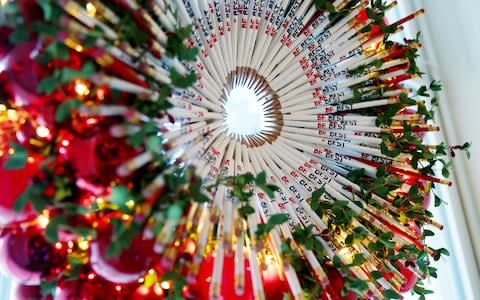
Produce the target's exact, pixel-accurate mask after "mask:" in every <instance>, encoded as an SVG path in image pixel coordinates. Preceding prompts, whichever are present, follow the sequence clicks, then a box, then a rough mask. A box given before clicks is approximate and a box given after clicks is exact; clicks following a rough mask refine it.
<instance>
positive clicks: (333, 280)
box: [322, 268, 358, 300]
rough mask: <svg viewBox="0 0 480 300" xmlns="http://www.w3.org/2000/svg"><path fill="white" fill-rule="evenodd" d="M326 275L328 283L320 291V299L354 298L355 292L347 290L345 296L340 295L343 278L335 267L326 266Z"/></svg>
mask: <svg viewBox="0 0 480 300" xmlns="http://www.w3.org/2000/svg"><path fill="white" fill-rule="evenodd" d="M327 276H328V280H329V281H330V285H329V286H328V287H327V289H326V290H324V291H323V293H322V300H356V299H358V297H357V294H355V293H354V292H352V291H349V292H348V294H347V295H346V296H342V288H343V285H344V283H345V279H344V278H343V277H342V275H340V273H339V272H338V271H337V269H334V268H327Z"/></svg>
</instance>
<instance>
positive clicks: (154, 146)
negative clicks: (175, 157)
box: [146, 135, 163, 153]
mask: <svg viewBox="0 0 480 300" xmlns="http://www.w3.org/2000/svg"><path fill="white" fill-rule="evenodd" d="M162 141H163V139H162V137H161V136H158V135H154V136H150V137H149V138H148V139H147V143H146V146H147V150H148V151H150V152H153V153H158V152H159V151H160V150H162Z"/></svg>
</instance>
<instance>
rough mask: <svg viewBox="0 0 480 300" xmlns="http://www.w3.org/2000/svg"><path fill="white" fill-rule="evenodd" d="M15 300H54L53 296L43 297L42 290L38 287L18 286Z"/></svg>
mask: <svg viewBox="0 0 480 300" xmlns="http://www.w3.org/2000/svg"><path fill="white" fill-rule="evenodd" d="M14 289H15V300H53V298H52V296H47V297H42V289H41V288H40V286H38V285H32V286H29V285H22V284H20V285H17V286H16V287H15V288H14Z"/></svg>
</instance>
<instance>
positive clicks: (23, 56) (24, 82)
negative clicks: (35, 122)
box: [6, 41, 46, 107]
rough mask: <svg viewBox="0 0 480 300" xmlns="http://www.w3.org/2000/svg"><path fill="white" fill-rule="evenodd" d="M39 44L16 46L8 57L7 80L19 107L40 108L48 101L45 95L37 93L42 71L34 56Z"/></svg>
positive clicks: (34, 42) (27, 43)
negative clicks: (40, 71)
mask: <svg viewBox="0 0 480 300" xmlns="http://www.w3.org/2000/svg"><path fill="white" fill-rule="evenodd" d="M38 46H39V44H38V42H36V41H30V42H26V43H21V44H17V45H15V47H14V48H13V49H12V50H11V51H10V52H9V55H8V57H7V71H6V73H7V80H8V82H9V84H10V86H11V88H10V90H11V92H12V94H13V95H12V97H13V100H14V102H15V104H16V105H18V106H31V105H33V106H36V107H40V106H41V105H42V104H43V103H44V102H45V101H46V100H45V99H46V97H45V96H44V95H39V94H38V93H37V86H38V83H39V82H40V80H41V78H40V74H39V73H38V72H37V70H39V69H40V67H39V65H38V62H37V61H36V60H35V58H34V57H33V54H34V53H35V52H36V51H37V50H38V49H37V48H38Z"/></svg>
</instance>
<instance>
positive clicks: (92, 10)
mask: <svg viewBox="0 0 480 300" xmlns="http://www.w3.org/2000/svg"><path fill="white" fill-rule="evenodd" d="M85 8H86V9H87V14H88V15H89V16H90V17H94V16H95V14H96V13H97V9H96V8H95V5H93V3H92V2H87V5H86V6H85Z"/></svg>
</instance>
